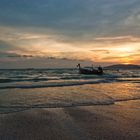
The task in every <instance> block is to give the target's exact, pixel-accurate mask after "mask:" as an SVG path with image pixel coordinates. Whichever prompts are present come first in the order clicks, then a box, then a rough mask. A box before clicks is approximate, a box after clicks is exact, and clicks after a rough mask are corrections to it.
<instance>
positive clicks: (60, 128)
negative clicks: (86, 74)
mask: <svg viewBox="0 0 140 140" xmlns="http://www.w3.org/2000/svg"><path fill="white" fill-rule="evenodd" d="M139 124H140V100H133V101H126V102H117V103H116V104H113V105H107V106H105V105H104V106H103V105H96V106H79V107H66V108H38V109H30V110H24V111H21V112H14V113H9V114H0V132H1V133H0V139H1V140H7V139H8V140H46V139H47V140H94V139H95V140H102V139H103V140H112V139H113V140H132V139H135V140H138V139H140V134H139V132H140V126H139Z"/></svg>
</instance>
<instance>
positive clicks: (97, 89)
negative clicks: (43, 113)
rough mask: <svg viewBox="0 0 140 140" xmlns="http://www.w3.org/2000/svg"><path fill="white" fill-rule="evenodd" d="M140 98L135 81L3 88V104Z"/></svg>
mask: <svg viewBox="0 0 140 140" xmlns="http://www.w3.org/2000/svg"><path fill="white" fill-rule="evenodd" d="M137 98H140V88H139V87H138V84H134V83H108V84H105V83H104V84H93V85H82V86H71V87H53V88H38V89H12V90H1V91H0V106H36V107H38V106H41V107H43V106H45V107H49V106H51V107H57V106H62V107H63V106H71V105H86V104H87V105H90V104H91V105H93V104H111V103H113V102H114V101H121V100H133V99H137Z"/></svg>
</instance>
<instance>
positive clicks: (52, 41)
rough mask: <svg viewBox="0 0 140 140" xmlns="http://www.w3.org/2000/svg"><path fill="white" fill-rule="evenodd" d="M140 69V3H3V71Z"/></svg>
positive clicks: (43, 0) (95, 0)
mask: <svg viewBox="0 0 140 140" xmlns="http://www.w3.org/2000/svg"><path fill="white" fill-rule="evenodd" d="M78 62H83V63H90V62H91V63H93V64H97V65H98V64H102V65H109V64H115V63H124V64H128V63H134V64H140V0H0V68H16V67H19V68H21V67H59V66H60V67H65V66H66V67H68V66H74V65H75V64H76V63H78Z"/></svg>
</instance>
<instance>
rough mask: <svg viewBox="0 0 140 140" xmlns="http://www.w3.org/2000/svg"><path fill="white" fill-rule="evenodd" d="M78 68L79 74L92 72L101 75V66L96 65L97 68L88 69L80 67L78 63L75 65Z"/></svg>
mask: <svg viewBox="0 0 140 140" xmlns="http://www.w3.org/2000/svg"><path fill="white" fill-rule="evenodd" d="M77 67H78V68H79V74H93V75H102V74H103V69H102V67H98V69H97V70H96V69H93V68H91V69H88V68H82V67H81V65H80V64H78V65H77Z"/></svg>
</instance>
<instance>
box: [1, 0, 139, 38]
mask: <svg viewBox="0 0 140 140" xmlns="http://www.w3.org/2000/svg"><path fill="white" fill-rule="evenodd" d="M139 6H140V1H139V0H133V1H132V0H123V1H122V0H117V1H116V0H69V1H68V0H22V1H21V0H0V19H1V20H0V24H1V25H8V26H20V27H38V28H39V27H40V28H46V29H48V28H49V29H52V30H54V31H55V32H56V33H59V34H63V35H66V36H68V37H71V38H73V39H74V38H75V37H77V38H78V37H82V38H84V39H86V38H88V39H89V38H92V37H96V36H104V35H108V36H110V35H111V36H112V35H113V36H115V35H127V34H133V35H140V32H139V31H138V28H139V27H140V25H139V24H138V21H140V17H139V16H140V9H139Z"/></svg>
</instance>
